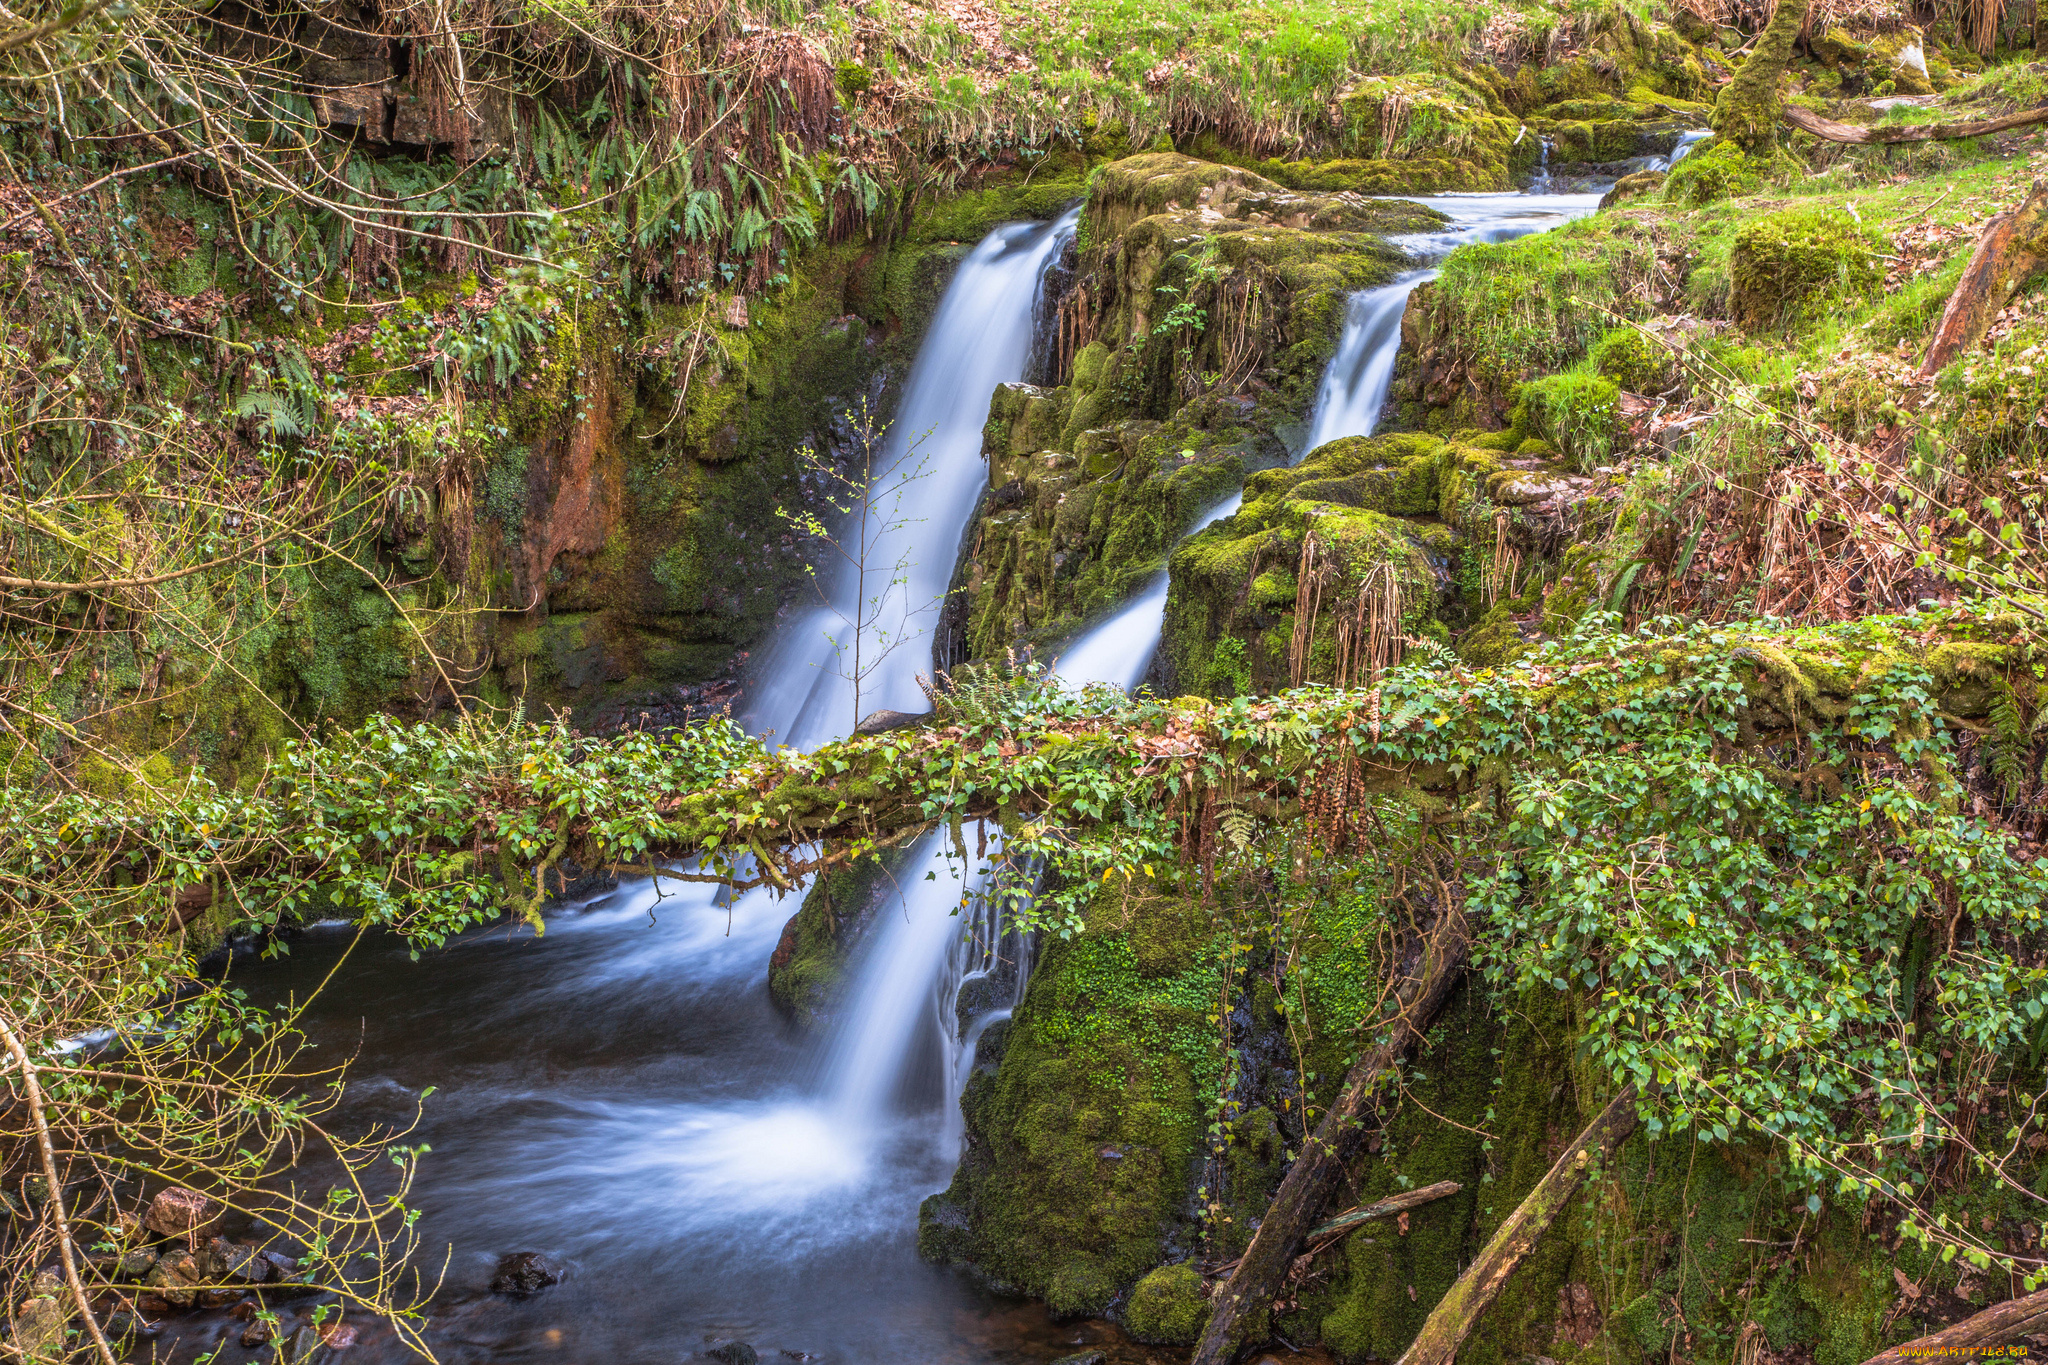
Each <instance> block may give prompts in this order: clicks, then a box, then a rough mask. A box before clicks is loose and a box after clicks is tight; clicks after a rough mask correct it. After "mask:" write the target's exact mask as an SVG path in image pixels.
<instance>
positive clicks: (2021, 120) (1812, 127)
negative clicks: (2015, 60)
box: [1784, 104, 2048, 146]
mask: <svg viewBox="0 0 2048 1365" xmlns="http://www.w3.org/2000/svg"><path fill="white" fill-rule="evenodd" d="M1784 118H1785V122H1787V123H1789V124H1791V125H1792V126H1793V127H1794V128H1797V129H1799V130H1800V131H1801V132H1805V133H1812V134H1813V135H1814V136H1815V137H1817V138H1821V139H1823V140H1824V141H1827V142H1856V143H1882V144H1885V145H1888V146H1889V145H1892V144H1895V143H1900V142H1948V141H1950V140H1952V139H1954V138H1959V137H1983V136H1984V135H1985V134H1987V133H2002V132H2005V131H2006V130H2007V129H2008V128H2030V127H2032V126H2033V125H2034V124H2037V123H2048V105H2044V106H2042V107H2041V108H2039V109H2022V110H2021V111H2020V112H2019V113H2017V114H2005V115H2003V116H2001V117H1999V118H1986V119H1972V120H1970V121H1968V122H1964V123H1898V124H1891V125H1888V126H1882V127H1866V126H1864V125H1862V124H1857V123H1837V122H1835V121H1834V120H1833V119H1831V118H1822V117H1821V116H1820V115H1819V114H1816V113H1814V112H1813V111H1812V110H1811V109H1801V108H1800V107H1799V106H1798V105H1796V104H1788V105H1786V106H1785V109H1784Z"/></svg>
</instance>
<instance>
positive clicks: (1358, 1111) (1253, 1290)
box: [1190, 903, 1470, 1365]
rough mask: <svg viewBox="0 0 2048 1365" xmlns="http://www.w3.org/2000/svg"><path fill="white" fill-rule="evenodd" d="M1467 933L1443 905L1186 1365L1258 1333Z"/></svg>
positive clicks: (1437, 1005)
mask: <svg viewBox="0 0 2048 1365" xmlns="http://www.w3.org/2000/svg"><path fill="white" fill-rule="evenodd" d="M1469 935H1470V931H1469V929H1468V927H1467V925H1466V922H1465V911H1464V908H1463V907H1462V906H1460V905H1457V904H1454V903H1453V904H1445V905H1444V906H1443V908H1442V912H1441V914H1439V916H1438V917H1437V922H1436V924H1435V925H1434V926H1433V927H1432V928H1431V929H1430V931H1429V934H1428V936H1427V937H1426V938H1425V939H1424V940H1423V943H1422V955H1421V960H1420V961H1418V962H1417V963H1416V964H1415V971H1414V974H1413V975H1412V976H1410V977H1409V978H1408V980H1407V981H1406V982H1405V983H1403V985H1402V986H1401V988H1400V991H1399V993H1398V996H1397V999H1398V1001H1399V1007H1400V1012H1399V1014H1398V1015H1397V1016H1396V1017H1395V1019H1394V1021H1393V1023H1392V1024H1391V1025H1390V1026H1389V1028H1388V1030H1387V1036H1386V1040H1385V1041H1384V1042H1382V1043H1381V1044H1380V1045H1379V1046H1378V1047H1376V1048H1374V1049H1373V1050H1372V1051H1371V1052H1369V1053H1368V1054H1366V1055H1365V1056H1364V1057H1363V1058H1361V1059H1360V1060H1359V1062H1358V1065H1356V1066H1354V1067H1352V1068H1351V1074H1350V1075H1349V1076H1347V1077H1345V1079H1344V1089H1343V1090H1342V1091H1341V1092H1340V1093H1339V1094H1338V1096H1337V1099H1336V1101H1335V1102H1334V1103H1332V1104H1331V1106H1330V1109H1329V1112H1328V1113H1326V1114H1324V1115H1323V1120H1322V1122H1321V1123H1318V1124H1317V1125H1316V1131H1315V1133H1314V1134H1313V1135H1312V1136H1311V1137H1310V1138H1309V1140H1308V1141H1307V1142H1306V1143H1304V1144H1302V1151H1301V1156H1300V1157H1299V1158H1297V1159H1296V1161H1295V1163H1294V1165H1293V1166H1291V1167H1289V1168H1288V1171H1287V1178H1286V1179H1284V1180H1282V1181H1281V1182H1280V1189H1279V1191H1278V1193H1276V1194H1275V1195H1274V1196H1273V1202H1272V1205H1271V1206H1270V1207H1268V1208H1267V1210H1266V1214H1265V1217H1264V1218H1262V1219H1261V1220H1260V1222H1259V1230H1258V1231H1257V1232H1256V1233H1254V1234H1252V1244H1251V1245H1250V1246H1249V1247H1247V1248H1246V1249H1245V1253H1244V1256H1243V1257H1242V1258H1241V1259H1240V1260H1239V1261H1238V1263H1237V1269H1236V1270H1235V1271H1233V1272H1232V1274H1231V1276H1230V1279H1229V1281H1228V1283H1226V1284H1225V1285H1224V1286H1223V1292H1222V1293H1220V1294H1218V1295H1217V1296H1216V1306H1215V1308H1214V1309H1212V1310H1211V1312H1210V1314H1209V1324H1208V1326H1207V1327H1206V1328H1205V1329H1203V1332H1202V1339H1201V1342H1200V1343H1199V1344H1198V1345H1197V1346H1196V1347H1195V1355H1194V1359H1193V1360H1192V1361H1191V1362H1190V1365H1229V1362H1230V1361H1231V1360H1232V1359H1234V1358H1235V1357H1236V1355H1237V1352H1238V1349H1239V1348H1240V1347H1242V1346H1243V1345H1244V1344H1245V1338H1246V1337H1247V1335H1249V1334H1250V1333H1251V1332H1252V1331H1253V1330H1254V1329H1255V1328H1256V1329H1258V1330H1259V1331H1261V1332H1263V1331H1264V1323H1265V1321H1266V1313H1267V1311H1268V1309H1269V1308H1270V1307H1271V1305H1272V1302H1273V1295H1274V1293H1275V1292H1276V1291H1278V1289H1279V1288H1280V1282H1281V1281H1282V1280H1283V1279H1285V1278H1286V1276H1287V1271H1288V1269H1289V1268H1290V1267H1291V1266H1292V1265H1293V1264H1294V1255H1295V1248H1297V1247H1298V1246H1300V1245H1301V1240H1302V1234H1303V1233H1304V1232H1306V1231H1307V1230H1308V1229H1309V1227H1310V1225H1311V1223H1312V1221H1313V1220H1314V1218H1315V1216H1316V1215H1317V1213H1319V1212H1320V1211H1321V1210H1322V1208H1323V1206H1324V1205H1325V1204H1327V1203H1328V1202H1329V1199H1330V1194H1331V1192H1332V1191H1333V1190H1335V1189H1336V1187H1337V1184H1338V1182H1339V1181H1340V1180H1341V1179H1343V1176H1344V1170H1345V1167H1346V1166H1347V1165H1349V1163H1350V1160H1351V1157H1352V1156H1353V1154H1354V1153H1355V1152H1356V1151H1357V1150H1358V1146H1359V1144H1360V1142H1361V1141H1362V1140H1363V1139H1364V1137H1365V1132H1366V1126H1365V1124H1364V1122H1363V1119H1364V1116H1365V1114H1366V1112H1367V1111H1368V1110H1370V1109H1371V1108H1372V1105H1373V1102H1374V1101H1375V1100H1377V1099H1378V1098H1379V1095H1380V1088H1381V1080H1382V1078H1383V1077H1384V1076H1385V1075H1386V1074H1387V1073H1388V1072H1390V1071H1392V1070H1393V1069H1394V1068H1395V1067H1396V1066H1397V1065H1399V1064H1400V1062H1401V1061H1402V1059H1404V1058H1405V1057H1407V1055H1408V1054H1409V1053H1410V1052H1411V1051H1413V1050H1414V1048H1415V1045H1416V1043H1417V1042H1419V1041H1420V1040H1421V1038H1422V1035H1423V1034H1424V1033H1425V1032H1427V1031H1428V1029H1429V1026H1430V1024H1431V1023H1432V1022H1433V1021H1434V1020H1435V1018H1436V1016H1437V1012H1438V1011H1439V1010H1441V1009H1442V1008H1443V1005H1444V1001H1445V1000H1447V999H1449V998H1450V994H1451V988H1452V987H1453V986H1455V985H1456V984H1457V981H1458V977H1459V974H1460V973H1461V972H1462V971H1463V969H1464V965H1465V950H1466V947H1467V944H1468V942H1469Z"/></svg>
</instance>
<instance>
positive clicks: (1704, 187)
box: [1664, 139, 1759, 209]
mask: <svg viewBox="0 0 2048 1365" xmlns="http://www.w3.org/2000/svg"><path fill="white" fill-rule="evenodd" d="M1758 178H1759V177H1758V175H1757V170H1756V166H1755V164H1754V163H1752V162H1751V161H1750V159H1749V157H1748V155H1747V154H1746V153H1745V152H1744V151H1743V150H1742V148H1741V147H1739V146H1737V145H1736V144H1735V143H1733V142H1727V141H1722V140H1718V139H1717V140H1715V141H1713V142H1709V143H1707V144H1706V145H1705V146H1703V147H1702V148H1700V149H1699V150H1698V151H1695V152H1694V153H1693V154H1692V155H1691V156H1688V157H1687V158H1686V159H1685V160H1683V161H1681V162H1679V163H1678V164H1677V165H1676V166H1674V167H1672V168H1671V174H1670V175H1668V176H1666V177H1665V179H1664V198H1665V199H1666V200H1667V201H1669V202H1671V203H1674V204H1682V205H1684V206H1685V207H1687V208H1695V209H1696V208H1700V207H1702V206H1703V205H1706V204H1711V203H1713V202H1714V201H1715V200H1717V199H1733V198H1737V197H1739V196H1741V195H1745V194H1748V193H1750V192H1751V191H1752V190H1754V189H1755V188H1756V187H1757V181H1758Z"/></svg>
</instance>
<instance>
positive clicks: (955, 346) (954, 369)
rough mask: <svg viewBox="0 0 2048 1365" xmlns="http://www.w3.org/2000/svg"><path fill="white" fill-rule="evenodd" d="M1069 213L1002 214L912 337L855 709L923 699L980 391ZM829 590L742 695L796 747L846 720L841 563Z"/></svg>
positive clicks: (765, 725) (888, 461) (985, 389)
mask: <svg viewBox="0 0 2048 1365" xmlns="http://www.w3.org/2000/svg"><path fill="white" fill-rule="evenodd" d="M1079 219H1080V210H1078V209H1075V210H1071V211H1069V212H1068V213H1067V214H1065V215H1064V216H1062V217H1061V218H1060V219H1059V220H1058V221H1057V222H1053V223H1010V224H1006V225H1005V226H1003V227H999V228H997V229H996V230H995V231H994V232H991V233H990V234H989V235H988V236H986V237H984V238H983V239H982V240H981V242H980V243H979V244H977V245H976V246H975V248H974V250H973V251H972V252H970V253H969V254H968V257H967V259H966V260H965V261H963V262H961V264H960V268H959V269H958V270H957V271H956V272H954V275H953V280H952V283H951V284H949V285H948V286H947V287H946V293H945V297H944V298H943V299H941V300H940V302H939V308H938V312H937V314H936V315H935V316H934V317H933V319H932V325H931V330H930V332H929V333H927V334H926V336H925V340H924V344H923V345H922V346H920V347H919V348H918V353H917V360H916V362H915V363H914V364H913V365H912V366H911V370H910V377H909V379H908V381H907V382H906V383H905V385H904V390H903V400H902V402H901V404H900V405H899V406H898V409H897V413H896V420H895V422H894V423H893V424H892V425H891V426H890V428H889V431H888V433H887V435H886V436H885V437H884V447H883V450H882V452H881V455H880V458H879V459H878V460H877V462H876V477H875V482H876V485H877V486H878V487H883V488H886V487H888V486H889V485H890V484H891V483H893V482H894V481H895V480H896V479H897V478H898V477H900V476H902V475H905V474H909V473H912V472H913V471H916V470H917V469H918V468H919V466H920V465H922V468H923V474H922V477H920V478H918V479H917V481H916V482H915V483H913V484H912V485H911V486H910V488H909V490H908V492H907V493H906V494H905V496H904V498H903V502H902V507H901V511H900V512H899V513H898V514H897V515H901V516H904V517H907V518H908V521H907V524H906V525H904V526H902V527H900V528H899V529H897V530H896V531H895V532H893V533H892V534H890V535H887V536H884V537H881V538H880V539H879V540H878V542H877V543H876V544H874V545H873V547H872V548H871V550H870V553H869V565H868V570H869V578H868V584H867V591H866V593H865V597H866V598H874V597H876V596H878V595H879V597H880V599H881V602H880V618H879V620H878V621H877V622H876V625H875V629H874V631H873V632H872V633H871V634H870V636H869V637H868V643H867V648H869V649H871V650H872V649H875V648H877V645H878V641H886V642H887V645H886V647H887V650H888V652H887V653H886V655H885V656H884V657H882V658H881V660H880V661H879V662H877V663H872V664H868V663H867V662H865V661H864V664H863V666H864V667H865V668H867V669H868V670H869V671H868V672H867V674H866V677H865V678H864V679H863V681H862V685H861V692H860V709H861V711H862V712H863V713H865V712H869V711H876V710H883V709H887V710H893V711H921V710H923V709H924V694H923V693H922V692H920V691H919V690H918V687H917V675H918V674H919V673H926V672H929V671H930V670H931V636H932V631H933V628H934V626H935V625H936V624H937V620H938V603H939V602H940V601H941V600H942V599H943V597H944V595H945V592H946V589H947V587H948V586H949V585H950V583H951V581H952V577H953V564H954V560H955V559H956V558H957V557H958V551H959V547H960V537H961V535H962V534H963V533H964V532H965V530H966V529H967V522H968V519H969V518H970V517H971V516H972V514H973V512H974V505H975V501H976V500H977V499H978V498H979V497H980V495H981V487H982V484H983V483H984V482H986V467H985V466H984V465H983V464H982V460H981V428H982V424H983V423H984V422H986V421H987V420H988V403H989V396H990V395H991V394H993V393H994V392H995V391H996V386H997V385H999V384H1005V383H1009V382H1012V381H1015V380H1018V379H1021V378H1022V377H1023V375H1024V367H1025V365H1026V363H1027V361H1028V360H1029V358H1030V355H1031V347H1032V334H1033V325H1034V318H1035V315H1036V312H1037V304H1038V300H1039V298H1040V296H1041V295H1042V294H1043V292H1044V282H1045V277H1046V274H1047V272H1049V271H1051V270H1052V269H1054V268H1055V267H1056V266H1057V264H1058V262H1059V259H1060V256H1061V254H1062V252H1063V251H1064V250H1065V248H1066V245H1067V243H1068V242H1069V241H1070V240H1071V239H1072V237H1073V235H1074V227H1075V224H1076V223H1077V222H1078V221H1079ZM884 510H886V509H884ZM899 561H901V562H903V563H904V564H905V565H906V569H905V572H904V573H903V574H902V575H901V578H902V581H901V582H889V581H888V580H889V579H890V578H892V577H895V576H896V575H894V574H892V573H891V572H890V570H892V569H893V568H894V566H895V565H896V564H897V563H898V562H899ZM832 596H833V604H832V606H830V607H827V606H823V605H820V606H815V607H812V608H810V609H809V610H808V611H805V612H803V613H801V614H800V615H799V616H798V617H797V618H796V619H795V620H793V621H792V622H791V624H790V625H789V626H788V627H787V628H785V629H784V630H782V631H781V632H780V634H779V638H778V639H777V641H776V643H775V644H774V645H773V646H771V647H770V649H769V651H768V653H767V657H766V659H765V660H764V661H763V666H762V668H761V671H760V673H759V674H758V676H757V681H756V683H755V686H754V689H753V696H752V699H751V701H750V704H749V707H748V714H747V722H748V724H749V726H750V728H752V729H754V730H755V731H756V732H765V731H769V730H772V731H774V732H775V733H776V735H777V736H778V737H780V738H781V740H782V742H783V743H785V744H789V745H793V746H795V747H798V748H805V749H808V748H813V747H815V746H817V745H819V744H822V743H824V742H825V741H827V740H830V739H833V738H836V737H838V736H841V735H844V734H846V733H847V732H848V731H849V730H851V729H852V728H853V723H854V720H855V719H856V718H855V716H854V715H853V709H854V694H853V684H852V682H851V680H850V679H848V678H847V677H845V676H844V674H845V672H846V671H847V670H849V669H850V668H851V667H852V659H851V656H850V654H846V655H845V656H844V657H843V656H842V650H841V649H840V648H839V647H838V646H835V644H834V643H833V641H834V639H839V640H841V641H842V642H843V641H844V635H845V626H844V621H845V619H847V618H849V617H852V616H854V615H855V614H856V613H857V612H860V611H862V610H863V608H864V602H863V594H862V592H861V589H860V584H859V582H858V581H857V578H856V576H855V574H854V573H853V571H851V570H848V571H847V572H845V573H844V574H842V576H841V577H840V579H839V581H838V582H836V583H835V584H834V585H833V588H832Z"/></svg>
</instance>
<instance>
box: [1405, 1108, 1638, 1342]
mask: <svg viewBox="0 0 2048 1365" xmlns="http://www.w3.org/2000/svg"><path fill="white" fill-rule="evenodd" d="M1635 1127H1636V1088H1635V1087H1634V1086H1632V1085H1631V1086H1628V1087H1626V1088H1625V1089H1623V1090H1622V1092H1621V1093H1620V1094H1619V1095H1616V1096H1615V1097H1614V1098H1613V1099H1612V1100H1610V1101H1609V1102H1608V1104H1607V1107H1606V1108H1605V1109H1602V1110H1601V1111H1600V1113H1599V1116H1598V1117H1596V1118H1595V1119H1594V1120H1593V1121H1592V1122H1591V1123H1589V1124H1587V1125H1586V1129H1585V1131H1584V1132H1582V1133H1580V1134H1579V1136H1578V1137H1577V1139H1575V1140H1574V1141H1573V1142H1572V1145H1571V1146H1569V1147H1567V1148H1565V1151H1564V1155H1563V1156H1560V1157H1559V1158H1558V1159H1557V1161H1556V1163H1555V1164H1554V1165H1552V1166H1551V1168H1550V1170H1549V1172H1548V1173H1547V1174H1546V1175H1545V1176H1544V1177H1543V1178H1542V1179H1541V1180H1539V1181H1537V1182H1536V1188H1535V1189H1533V1190H1531V1191H1529V1197H1528V1198H1526V1199H1524V1200H1523V1201H1522V1202H1521V1204H1520V1205H1519V1206H1518V1207H1517V1208H1516V1209H1515V1211H1514V1212H1513V1213H1511V1214H1509V1215H1508V1220H1507V1221H1506V1222H1505V1223H1502V1224H1501V1225H1500V1231H1498V1232H1496V1233H1494V1234H1493V1240H1492V1241H1490V1242H1488V1243H1487V1244H1486V1250H1484V1251H1482V1252H1480V1253H1479V1259H1478V1260H1476V1261H1474V1262H1473V1263H1472V1264H1471V1265H1470V1266H1468V1267H1466V1270H1465V1273H1464V1274H1462V1275H1460V1276H1459V1277H1458V1282H1457V1283H1456V1284H1454V1285H1452V1286H1451V1288H1450V1292H1449V1293H1447V1294H1445V1295H1444V1296H1443V1298H1442V1299H1441V1300H1440V1301H1438V1303H1437V1306H1436V1307H1435V1308H1433V1309H1431V1310H1430V1314H1429V1320H1428V1321H1426V1322H1424V1323H1423V1324H1422V1331H1421V1332H1419V1333H1417V1334H1416V1337H1415V1340H1414V1341H1413V1342H1412V1343H1410V1345H1409V1347H1408V1349H1407V1350H1406V1351H1404V1352H1402V1354H1401V1359H1400V1361H1399V1363H1398V1365H1451V1362H1452V1361H1454V1360H1456V1359H1457V1356H1458V1348H1459V1347H1460V1346H1462V1345H1464V1344H1465V1338H1466V1336H1467V1335H1468V1334H1470V1332H1471V1331H1472V1328H1473V1325H1474V1324H1475V1323H1477V1322H1478V1321H1479V1317H1480V1314H1482V1313H1484V1312H1485V1311H1486V1308H1487V1305H1489V1304H1491V1303H1492V1302H1493V1301H1494V1299H1495V1298H1496V1297H1498V1296H1499V1294H1500V1291H1501V1290H1502V1289H1503V1288H1504V1287H1505V1286H1506V1285H1507V1282H1508V1278H1509V1277H1510V1276H1511V1275H1513V1274H1514V1273H1515V1267H1516V1266H1517V1265H1519V1264H1521V1261H1522V1258H1523V1257H1524V1256H1527V1255H1528V1254H1529V1252H1530V1251H1531V1250H1532V1249H1533V1248H1534V1247H1535V1245H1536V1242H1537V1239H1538V1238H1540V1237H1542V1236H1543V1233H1544V1231H1545V1230H1546V1229H1547V1228H1549V1226H1550V1224H1551V1222H1552V1221H1553V1220H1554V1219H1555V1218H1556V1217H1557V1215H1558V1214H1559V1213H1560V1212H1562V1211H1563V1209H1564V1206H1565V1205H1566V1204H1567V1203H1569V1202H1570V1201H1571V1197H1572V1196H1573V1195H1574V1194H1576V1193H1577V1192H1578V1189H1579V1186H1580V1185H1582V1184H1583V1183H1585V1179H1586V1173H1587V1172H1588V1170H1590V1169H1591V1168H1592V1166H1593V1164H1594V1160H1595V1158H1596V1157H1599V1158H1605V1157H1606V1156H1607V1155H1608V1154H1609V1153H1610V1152H1612V1151H1613V1150H1614V1149H1615V1148H1616V1147H1617V1146H1619V1145H1620V1143H1621V1141H1622V1140H1623V1139H1624V1138H1626V1137H1627V1136H1628V1135H1629V1134H1630V1133H1632V1132H1634V1131H1635Z"/></svg>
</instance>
